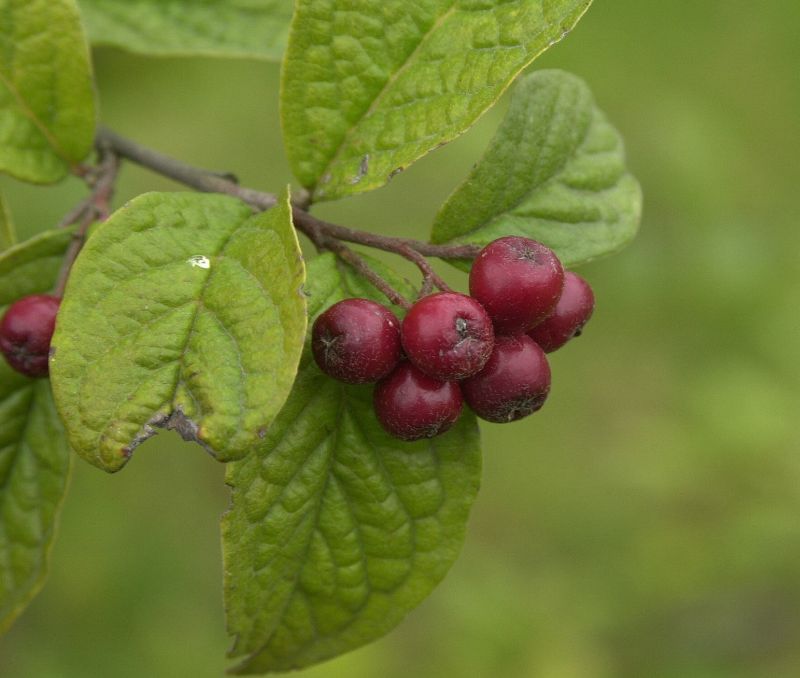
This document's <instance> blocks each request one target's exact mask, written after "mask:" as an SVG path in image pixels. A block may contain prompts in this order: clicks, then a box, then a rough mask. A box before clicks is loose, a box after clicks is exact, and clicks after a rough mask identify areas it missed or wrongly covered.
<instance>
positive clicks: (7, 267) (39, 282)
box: [0, 228, 72, 308]
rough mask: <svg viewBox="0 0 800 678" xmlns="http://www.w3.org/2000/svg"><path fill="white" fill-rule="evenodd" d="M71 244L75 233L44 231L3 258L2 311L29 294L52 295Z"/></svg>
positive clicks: (0, 272)
mask: <svg viewBox="0 0 800 678" xmlns="http://www.w3.org/2000/svg"><path fill="white" fill-rule="evenodd" d="M70 240H72V229H66V228H65V229H58V230H52V231H45V232H44V233H40V234H38V235H36V236H34V237H33V238H31V239H30V240H26V241H25V242H22V243H19V244H18V245H14V246H13V247H11V248H10V249H8V250H6V251H5V252H3V253H2V255H0V308H4V307H5V306H7V305H8V304H10V303H12V302H14V301H16V300H17V299H20V298H22V297H25V296H27V295H29V294H42V293H45V294H46V293H49V292H51V291H52V288H53V287H54V286H55V283H56V279H57V278H58V273H59V271H60V270H61V261H62V259H63V258H64V253H65V252H66V250H67V247H68V246H69V243H70Z"/></svg>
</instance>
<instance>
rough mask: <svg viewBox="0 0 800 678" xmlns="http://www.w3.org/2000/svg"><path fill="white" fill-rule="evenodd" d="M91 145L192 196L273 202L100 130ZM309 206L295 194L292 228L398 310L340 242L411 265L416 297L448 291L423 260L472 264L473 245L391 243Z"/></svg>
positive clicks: (265, 205)
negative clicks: (417, 276) (418, 279)
mask: <svg viewBox="0 0 800 678" xmlns="http://www.w3.org/2000/svg"><path fill="white" fill-rule="evenodd" d="M97 143H98V146H99V147H106V148H108V149H110V150H111V151H112V153H113V154H114V155H116V156H119V157H121V158H126V159H127V160H130V161H132V162H134V163H136V164H137V165H141V166H143V167H146V168H148V169H150V170H152V171H154V172H157V173H158V174H161V175H162V176H165V177H168V178H170V179H173V180H175V181H177V182H179V183H182V184H184V185H186V186H189V187H191V188H194V189H196V190H198V191H202V192H206V193H224V194H226V195H231V196H234V197H236V198H239V199H240V200H242V201H244V202H246V203H248V204H249V205H251V206H252V207H254V208H256V209H259V210H266V209H269V208H270V207H273V206H274V205H275V204H276V203H277V197H276V196H275V195H273V194H272V193H264V192H262V191H257V190H255V189H252V188H247V187H245V186H240V185H238V183H236V182H234V181H231V180H230V179H229V178H227V177H226V176H225V175H223V174H219V173H215V172H210V171H207V170H203V169H199V168H197V167H193V166H191V165H187V164H186V163H183V162H181V161H179V160H176V159H174V158H171V157H169V156H167V155H164V154H163V153H159V152H157V151H154V150H152V149H149V148H145V147H144V146H140V145H139V144H137V143H135V142H133V141H131V140H130V139H127V138H125V137H122V136H120V135H119V134H117V133H116V132H113V131H111V130H109V129H107V128H102V129H101V130H100V131H99V132H98V137H97ZM310 204H311V201H310V197H309V194H308V192H306V191H300V192H299V193H298V194H297V195H296V196H295V197H294V198H293V200H292V219H293V222H294V225H295V228H297V230H299V231H300V232H302V233H304V234H305V235H307V236H308V237H309V239H310V240H311V241H312V242H314V244H315V245H316V246H317V247H319V248H323V249H328V250H331V251H332V252H335V253H336V254H337V256H339V257H340V258H341V259H343V260H345V261H347V262H348V263H350V264H351V265H352V266H353V267H354V268H356V269H357V270H358V271H359V272H360V273H362V274H363V275H364V276H365V277H366V278H367V279H368V280H370V282H371V283H372V284H373V285H375V287H377V288H378V289H380V290H381V292H383V293H384V294H385V295H386V296H387V297H388V298H389V299H390V300H391V301H392V302H393V303H400V305H401V306H403V305H406V304H408V302H407V300H405V299H404V298H403V297H402V295H400V294H399V293H398V292H396V291H395V290H393V289H392V287H391V285H389V284H388V283H387V282H386V281H385V280H384V279H383V278H381V277H380V276H379V275H378V274H377V273H375V272H374V271H373V270H372V269H370V268H369V266H368V264H367V263H366V262H365V261H364V259H363V258H362V257H361V256H360V255H358V254H357V253H356V252H355V251H354V250H352V249H351V248H349V247H347V246H345V245H343V244H342V241H345V242H351V243H356V244H359V245H365V246H366V247H372V248H375V249H380V250H383V251H385V252H391V253H393V254H397V255H399V256H401V257H404V258H405V259H408V260H409V261H411V262H413V263H414V264H415V265H416V266H417V267H418V268H419V269H420V271H421V273H422V277H423V284H422V292H425V293H429V292H430V291H432V290H433V288H434V287H436V288H438V289H440V290H445V291H448V290H450V288H449V287H448V286H447V284H446V283H445V282H444V281H443V280H442V279H441V278H440V277H439V275H438V274H437V273H436V271H434V269H433V268H432V267H431V265H430V264H429V263H428V261H427V260H426V259H425V257H437V258H440V259H474V258H475V256H476V255H477V254H478V251H479V249H480V248H479V247H477V246H474V245H458V246H449V245H435V244H432V243H426V242H423V241H421V240H414V239H412V238H396V237H391V236H384V235H378V234H376V233H370V232H368V231H360V230H357V229H353V228H348V227H346V226H341V225H339V224H333V223H330V222H328V221H325V220H323V219H319V218H317V217H315V216H313V215H312V214H310V213H309V212H308V208H309V206H310ZM398 300H399V301H398ZM403 302H404V303H403Z"/></svg>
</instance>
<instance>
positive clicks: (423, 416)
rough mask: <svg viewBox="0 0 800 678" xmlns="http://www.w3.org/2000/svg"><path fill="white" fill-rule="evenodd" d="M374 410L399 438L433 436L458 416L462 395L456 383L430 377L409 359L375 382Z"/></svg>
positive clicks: (408, 438)
mask: <svg viewBox="0 0 800 678" xmlns="http://www.w3.org/2000/svg"><path fill="white" fill-rule="evenodd" d="M373 402H374V405H375V414H376V416H377V417H378V421H379V422H380V423H381V426H383V428H384V429H386V431H387V433H389V434H391V435H393V436H394V437H395V438H400V439H401V440H419V439H420V438H433V437H434V436H438V435H439V434H440V433H444V432H445V431H446V430H447V429H449V428H450V427H451V426H452V425H453V424H455V423H456V421H457V420H458V417H459V415H460V414H461V407H462V405H463V402H464V400H463V397H462V396H461V390H460V389H459V387H458V384H456V383H454V382H452V381H440V380H439V379H434V378H433V377H429V376H428V375H427V374H425V373H424V372H422V371H421V370H419V369H417V368H416V367H414V365H412V364H411V363H409V362H402V363H400V364H399V365H398V366H397V368H395V370H394V372H392V373H391V374H390V375H389V376H388V377H385V378H384V379H382V380H381V381H379V382H378V385H377V386H376V387H375V393H374V395H373Z"/></svg>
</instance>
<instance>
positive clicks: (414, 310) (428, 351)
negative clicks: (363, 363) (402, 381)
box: [400, 292, 494, 381]
mask: <svg viewBox="0 0 800 678" xmlns="http://www.w3.org/2000/svg"><path fill="white" fill-rule="evenodd" d="M400 337H401V341H402V343H403V348H404V349H405V352H406V355H407V356H408V359H409V360H410V361H411V362H412V363H414V364H415V365H416V366H417V367H419V369H421V370H422V371H423V372H425V373H426V374H428V375H430V376H432V377H436V378H437V379H442V380H444V381H453V380H456V379H465V378H466V377H471V376H472V375H473V374H476V373H477V372H479V371H480V370H481V369H482V368H483V366H484V365H485V364H486V361H487V360H489V356H490V355H491V354H492V349H493V348H494V330H493V329H492V321H491V319H490V318H489V316H488V315H487V314H486V311H484V310H483V306H481V305H480V304H479V303H478V302H477V301H475V300H474V299H473V298H472V297H467V296H465V295H463V294H456V293H455V292H440V293H438V294H432V295H430V296H428V297H424V298H422V299H420V300H419V301H418V302H417V303H416V304H414V305H413V306H412V307H411V310H410V311H409V312H408V314H407V315H406V317H405V318H404V319H403V324H402V327H401V330H400Z"/></svg>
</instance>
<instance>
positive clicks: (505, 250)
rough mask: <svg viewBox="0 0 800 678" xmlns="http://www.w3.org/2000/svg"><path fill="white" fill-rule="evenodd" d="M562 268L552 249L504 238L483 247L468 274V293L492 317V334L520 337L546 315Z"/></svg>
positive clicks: (558, 288)
mask: <svg viewBox="0 0 800 678" xmlns="http://www.w3.org/2000/svg"><path fill="white" fill-rule="evenodd" d="M563 284H564V269H563V268H562V266H561V262H560V261H559V260H558V257H557V256H556V255H555V253H554V252H553V250H551V249H550V248H549V247H545V246H544V245H542V244H541V243H539V242H536V241H535V240H531V239H530V238H521V237H518V236H507V237H505V238H499V239H498V240H495V241H493V242H490V243H489V244H488V245H487V246H486V247H484V248H483V249H482V250H481V251H480V253H479V254H478V257H477V258H476V259H475V263H474V264H473V265H472V270H471V271H470V274H469V291H470V294H471V295H472V296H473V297H475V298H476V299H477V300H478V301H479V302H480V303H481V304H482V305H483V307H484V308H485V309H486V312H487V313H488V314H489V316H490V317H491V318H492V322H493V323H494V329H495V333H496V334H522V333H524V332H527V331H528V330H529V329H531V328H532V327H533V326H534V325H536V324H537V323H539V322H541V321H542V320H544V319H545V317H547V315H549V314H550V312H551V311H552V310H553V308H554V307H555V305H556V302H557V301H558V298H559V296H560V295H561V287H562V285H563Z"/></svg>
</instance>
